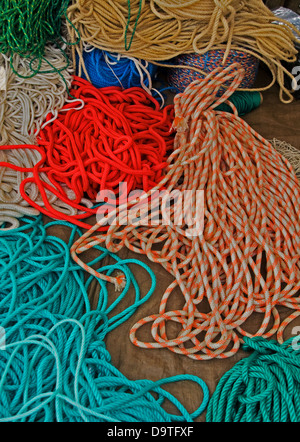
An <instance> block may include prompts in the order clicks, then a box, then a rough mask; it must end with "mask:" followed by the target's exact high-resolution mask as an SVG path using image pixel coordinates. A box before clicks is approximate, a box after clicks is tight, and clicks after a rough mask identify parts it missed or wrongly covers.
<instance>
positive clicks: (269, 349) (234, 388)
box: [206, 337, 300, 422]
mask: <svg viewBox="0 0 300 442" xmlns="http://www.w3.org/2000/svg"><path fill="white" fill-rule="evenodd" d="M293 340H295V337H293V338H290V339H289V340H287V341H286V342H284V343H283V344H281V345H279V344H278V343H277V342H276V341H274V340H270V341H268V340H267V339H263V338H252V339H249V338H245V344H244V345H243V347H244V349H245V350H246V351H252V354H250V356H248V357H245V358H243V359H241V360H240V361H239V362H238V363H237V364H235V365H234V366H233V367H232V369H230V370H229V371H228V372H226V373H225V374H224V375H223V377H222V378H221V379H220V381H219V383H218V385H217V388H216V390H215V391H214V393H213V395H212V397H211V399H210V402H209V405H208V408H207V413H206V421H207V422H299V419H300V353H299V344H298V343H296V342H295V344H294V341H293ZM295 345H296V347H295Z"/></svg>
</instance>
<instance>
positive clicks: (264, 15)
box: [68, 0, 300, 103]
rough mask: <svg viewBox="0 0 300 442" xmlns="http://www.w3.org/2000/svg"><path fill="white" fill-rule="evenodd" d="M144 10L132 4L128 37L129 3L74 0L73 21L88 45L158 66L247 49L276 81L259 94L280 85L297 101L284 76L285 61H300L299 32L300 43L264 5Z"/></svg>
mask: <svg viewBox="0 0 300 442" xmlns="http://www.w3.org/2000/svg"><path fill="white" fill-rule="evenodd" d="M139 7H140V0H131V1H130V24H129V27H128V33H127V34H126V26H127V21H128V2H127V0H93V1H92V0H73V2H72V5H71V6H70V7H69V9H68V17H69V19H70V20H71V21H72V23H73V25H74V26H75V27H76V28H77V30H78V32H79V34H80V36H81V41H82V42H85V43H89V44H91V45H93V46H95V47H97V48H100V49H104V50H107V51H110V52H117V53H121V54H122V53H127V54H128V55H131V56H133V57H136V58H141V59H144V60H148V61H151V62H157V63H158V64H163V63H161V62H163V61H166V60H170V59H171V58H173V57H176V56H178V55H181V54H184V53H197V54H204V53H206V52H207V51H208V50H210V49H220V48H225V54H224V61H225V60H226V58H227V56H228V53H229V51H230V49H243V50H244V51H245V52H248V53H251V54H253V55H255V56H256V57H257V58H258V59H260V60H261V61H262V62H263V63H265V64H266V65H267V67H268V68H269V69H270V72H271V74H272V77H273V79H272V81H271V83H270V84H269V85H268V86H266V87H264V88H260V89H256V90H266V89H267V88H269V87H271V86H272V84H273V83H274V82H275V80H277V82H278V84H279V86H280V99H281V101H283V102H287V103H288V102H290V101H292V100H293V96H292V93H291V91H290V90H288V89H287V88H286V86H285V85H284V73H285V74H286V75H288V76H289V77H290V78H291V80H292V79H293V76H292V74H291V73H289V72H288V71H287V69H286V68H285V67H283V66H282V63H281V62H282V61H286V62H293V61H295V60H296V54H297V50H296V49H295V45H294V43H295V41H296V39H295V36H294V34H293V31H294V32H296V33H297V34H298V35H299V38H300V33H299V31H298V30H297V29H296V28H295V27H294V26H292V25H291V24H290V23H289V22H287V21H284V20H282V25H278V24H276V23H274V21H275V20H276V17H275V16H274V14H273V13H272V12H271V11H270V10H269V9H268V8H267V7H266V6H265V5H264V4H263V2H262V0H251V1H245V0H189V1H182V0H142V2H141V14H140V16H139V17H138V11H139ZM137 18H138V22H137V27H136V30H135V32H134V36H133V40H132V44H131V47H130V49H129V50H128V51H126V50H125V38H126V37H127V41H129V40H130V39H131V35H132V33H133V29H134V25H135V22H136V19H137ZM69 32H70V38H71V40H72V41H73V42H74V41H76V39H77V34H76V33H75V30H74V29H71V27H69ZM78 52H80V51H78ZM73 56H74V54H73ZM172 67H176V65H175V66H172ZM181 67H182V66H181ZM189 69H191V67H190V66H189ZM195 70H197V69H196V68H195ZM284 95H286V97H285V96H284Z"/></svg>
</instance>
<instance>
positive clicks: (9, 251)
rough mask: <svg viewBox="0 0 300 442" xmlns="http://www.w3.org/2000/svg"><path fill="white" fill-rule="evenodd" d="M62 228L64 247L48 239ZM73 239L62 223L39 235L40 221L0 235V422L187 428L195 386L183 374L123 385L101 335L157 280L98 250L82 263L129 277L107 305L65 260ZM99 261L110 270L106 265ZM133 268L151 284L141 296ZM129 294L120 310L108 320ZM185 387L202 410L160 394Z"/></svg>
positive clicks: (103, 293) (104, 291)
mask: <svg viewBox="0 0 300 442" xmlns="http://www.w3.org/2000/svg"><path fill="white" fill-rule="evenodd" d="M59 225H64V226H68V228H69V232H70V235H69V240H68V242H65V241H63V240H61V239H60V238H58V237H55V236H51V235H49V234H47V230H48V228H49V227H51V226H59ZM77 235H81V231H80V229H78V228H77V227H76V226H73V225H70V224H68V223H67V222H64V221H61V222H60V221H53V222H51V223H49V224H47V225H46V226H45V225H44V224H43V222H42V217H41V216H39V217H37V218H29V217H25V218H23V219H22V226H21V227H18V228H17V229H14V230H9V231H0V325H1V326H2V327H4V329H5V340H6V341H5V345H2V346H1V350H0V421H1V422H17V421H20V422H174V421H175V422H177V421H188V422H191V421H193V420H194V419H195V418H196V417H198V416H199V415H200V414H201V413H202V412H203V411H204V410H205V408H206V406H207V403H208V400H209V393H208V388H207V386H206V384H205V383H204V382H203V381H202V380H201V379H200V378H198V377H196V376H192V375H186V374H183V375H178V376H174V377H170V378H166V379H162V380H159V381H156V382H153V381H150V380H146V379H142V380H130V379H128V378H127V377H126V376H124V375H123V374H122V373H121V372H120V371H119V370H118V369H117V368H116V367H114V366H113V365H112V363H111V356H110V354H109V352H108V350H107V348H106V345H105V338H106V336H107V334H108V333H109V332H110V331H111V330H113V329H115V328H116V327H118V326H119V325H120V324H122V323H123V322H125V321H126V320H128V318H129V317H130V316H131V315H132V314H133V313H134V312H135V311H136V309H137V308H138V307H139V306H140V305H141V304H143V303H144V302H146V301H147V300H148V299H149V298H150V296H151V295H152V294H153V291H154V289H155V286H156V280H155V275H154V273H153V272H152V270H151V269H150V268H149V267H148V266H147V265H145V264H144V263H142V262H141V261H138V260H135V259H127V260H121V259H120V258H119V257H118V256H117V255H114V254H112V253H111V252H109V251H107V250H106V249H104V248H101V247H97V248H98V250H99V252H100V253H99V256H98V257H97V258H95V259H94V260H93V261H91V262H89V263H88V264H89V265H93V266H95V267H96V268H97V270H98V271H100V272H101V273H106V274H107V275H110V274H112V273H113V272H114V271H116V270H118V271H120V272H123V273H124V274H125V276H126V286H125V288H124V289H123V291H122V292H121V293H118V297H117V298H116V299H115V300H114V301H113V302H112V303H110V300H109V290H108V288H107V283H106V282H105V281H103V280H100V279H98V278H95V277H94V276H90V275H89V276H88V277H87V278H86V273H85V272H84V271H83V270H82V268H81V267H80V266H78V265H77V264H76V263H75V262H73V261H72V260H71V258H70V247H71V246H72V244H73V242H74V240H75V238H76V236H77ZM106 258H109V259H110V261H111V262H112V264H109V265H107V264H106V265H103V261H104V260H105V261H106V263H107V262H108V261H107V260H106ZM132 265H134V266H135V267H136V266H138V267H139V268H140V269H143V270H145V271H146V272H147V273H148V275H149V277H150V280H151V287H150V289H149V290H148V291H147V293H146V294H144V295H143V294H142V293H141V291H140V289H139V286H138V283H137V281H136V279H135V277H134V274H133V272H132V271H131V270H130V268H129V266H132ZM94 279H95V280H96V281H97V284H99V286H98V287H99V298H98V301H97V305H96V307H95V309H93V310H92V309H91V305H90V301H89V298H88V293H89V288H90V287H91V284H92V282H93V280H94ZM129 290H130V297H129V296H128V300H127V301H126V302H127V304H126V305H127V308H126V309H124V310H122V311H121V312H119V313H117V314H116V313H114V311H115V309H116V307H117V306H118V305H119V304H120V303H121V302H122V301H123V300H124V299H125V298H126V297H127V296H126V295H127V294H128V295H129ZM132 291H134V297H132ZM133 298H134V299H133ZM129 300H131V303H130V305H129V306H128V303H129ZM185 380H189V381H194V382H196V383H197V384H198V385H199V386H200V387H201V388H202V390H203V400H202V403H201V404H200V406H199V408H198V409H197V410H195V412H193V413H189V412H188V411H187V410H186V409H185V407H184V406H183V405H182V404H181V403H180V401H179V400H178V399H177V398H176V397H175V396H173V395H171V394H170V393H168V392H167V391H166V390H164V388H163V385H165V384H168V383H171V382H179V381H185ZM153 393H156V395H155V396H154V395H153ZM166 402H171V403H172V404H174V406H175V407H176V408H177V410H178V412H177V414H170V413H168V412H166V411H165V409H164V404H165V403H166Z"/></svg>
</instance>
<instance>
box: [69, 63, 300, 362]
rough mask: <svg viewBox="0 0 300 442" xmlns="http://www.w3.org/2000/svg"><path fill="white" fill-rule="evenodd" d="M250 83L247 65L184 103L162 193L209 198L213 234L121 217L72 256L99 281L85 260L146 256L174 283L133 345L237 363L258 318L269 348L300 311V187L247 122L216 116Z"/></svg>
mask: <svg viewBox="0 0 300 442" xmlns="http://www.w3.org/2000/svg"><path fill="white" fill-rule="evenodd" d="M242 78H243V70H242V69H241V68H240V66H239V65H238V64H234V65H232V66H230V67H228V68H226V69H224V70H222V69H221V68H217V69H216V70H214V71H213V72H211V73H210V74H209V75H208V76H207V78H206V79H205V80H196V81H195V82H193V83H191V84H190V85H189V86H188V88H187V89H186V90H185V91H184V93H182V94H178V95H176V97H175V99H174V106H175V119H174V126H175V128H176V130H177V134H176V138H175V144H174V152H173V153H172V154H171V155H170V157H169V160H168V163H169V165H168V168H167V172H166V176H165V177H164V178H163V179H162V181H161V182H160V185H159V186H157V189H159V188H162V186H165V188H166V189H167V190H170V191H172V190H173V189H180V190H185V189H203V190H204V195H205V201H204V215H205V221H204V230H203V234H199V235H194V236H192V237H188V236H187V235H186V231H185V227H184V226H181V227H180V226H176V225H174V224H172V223H170V225H166V226H165V225H154V226H153V225H152V226H151V225H149V226H137V225H125V226H124V225H121V224H122V223H121V222H118V219H119V221H121V217H120V214H118V211H120V212H121V209H122V208H120V207H119V209H117V210H116V212H115V213H113V214H112V215H111V216H116V218H117V222H115V223H112V224H111V225H110V226H109V228H108V230H107V232H106V233H105V234H97V233H96V231H97V230H98V229H99V226H101V224H102V222H103V220H99V221H98V222H97V223H96V224H95V225H94V226H93V227H92V228H91V229H90V230H88V231H87V232H86V233H85V234H83V235H82V237H81V238H79V239H78V240H77V241H76V242H75V243H74V244H73V246H72V249H71V253H72V256H73V259H74V260H75V261H76V262H77V263H79V264H80V265H81V266H83V267H84V268H85V270H87V271H89V272H90V273H91V274H94V270H93V269H92V268H91V267H90V266H88V265H87V264H85V263H84V262H83V261H82V260H81V259H80V257H79V255H80V254H81V253H83V252H84V251H86V250H88V249H90V248H92V247H94V246H95V245H97V244H101V243H105V246H106V247H107V248H108V249H109V250H111V251H114V252H117V251H119V250H120V249H121V248H122V247H124V246H126V247H127V248H128V249H130V250H131V251H133V252H136V253H142V254H145V255H147V257H148V258H149V259H150V260H151V261H154V262H158V263H161V265H162V266H163V267H164V268H165V269H166V270H167V271H168V272H169V273H171V274H172V275H173V276H174V282H172V283H171V285H170V286H169V287H168V288H167V289H166V291H165V293H164V294H163V296H162V299H161V304H160V308H159V312H157V313H154V314H149V316H147V317H145V318H143V319H141V320H139V321H138V322H137V323H136V324H135V325H134V326H133V327H132V329H131V334H130V338H131V340H132V342H133V343H134V344H135V345H137V346H140V347H143V348H163V347H167V348H169V349H170V350H171V351H173V352H176V353H179V354H183V355H187V356H188V357H190V358H193V359H211V358H225V357H230V356H232V355H233V354H235V353H236V352H237V350H238V349H239V347H240V343H241V342H242V341H243V337H245V336H252V335H251V334H250V333H249V332H248V331H247V329H246V328H245V327H244V324H245V322H246V320H247V319H248V318H249V317H250V316H251V315H252V314H253V313H260V317H261V325H260V326H258V329H257V330H256V331H255V332H253V333H254V334H255V335H260V336H263V337H266V338H267V337H270V336H273V335H275V334H276V332H277V331H278V330H282V329H280V323H281V320H280V315H279V313H278V309H277V306H279V305H281V306H285V307H288V308H290V309H292V310H293V311H294V310H297V311H299V310H300V305H299V297H297V292H298V290H299V289H300V269H299V254H300V223H299V219H300V207H299V201H300V186H299V182H298V179H297V177H296V175H295V173H294V171H293V169H292V166H291V165H290V164H289V163H288V161H287V160H286V159H285V158H284V157H282V156H281V155H280V154H279V153H278V152H277V151H276V150H275V149H274V148H273V147H272V145H271V144H270V143H269V142H268V141H267V140H265V139H264V138H263V137H261V136H260V135H259V134H258V133H256V132H255V131H254V130H253V129H252V128H251V127H249V125H248V124H247V123H246V122H245V121H243V120H242V119H241V118H240V117H238V115H237V113H235V114H230V113H226V112H220V111H215V110H214V108H215V107H216V106H218V105H219V104H220V103H221V102H223V101H225V100H227V98H228V97H229V96H230V94H232V93H233V92H234V91H235V90H236V89H237V88H238V86H239V84H240V82H241V81H242ZM229 80H231V85H230V86H229V87H228V89H227V91H226V92H225V93H224V94H223V96H222V97H220V98H218V99H216V95H217V93H218V90H219V88H220V87H222V85H223V84H224V82H226V81H229ZM148 195H149V194H147V196H146V197H148ZM133 203H134V202H133V201H132V204H133ZM195 205H196V201H193V204H192V206H195ZM194 215H195V211H194V212H193V213H192V217H194ZM171 221H172V220H171ZM118 224H119V225H118ZM159 245H160V248H159ZM98 276H99V275H98ZM112 282H114V281H112ZM177 286H178V287H179V288H180V289H181V293H182V296H183V299H182V300H181V302H179V304H178V309H177V310H171V311H168V309H167V302H168V300H169V298H170V297H171V294H172V292H173V290H174V289H175V288H176V287H177ZM202 306H205V309H206V310H204V311H203V309H202ZM293 315H294V313H292V316H291V317H293ZM169 321H171V322H175V323H177V324H178V325H179V326H181V329H180V332H179V333H178V334H177V335H175V336H168V333H167V327H166V324H167V322H169ZM146 323H151V324H152V325H151V335H152V336H151V340H149V341H148V342H142V341H140V340H139V339H138V337H137V332H138V330H139V328H140V327H142V326H143V325H144V324H146ZM283 324H284V323H283Z"/></svg>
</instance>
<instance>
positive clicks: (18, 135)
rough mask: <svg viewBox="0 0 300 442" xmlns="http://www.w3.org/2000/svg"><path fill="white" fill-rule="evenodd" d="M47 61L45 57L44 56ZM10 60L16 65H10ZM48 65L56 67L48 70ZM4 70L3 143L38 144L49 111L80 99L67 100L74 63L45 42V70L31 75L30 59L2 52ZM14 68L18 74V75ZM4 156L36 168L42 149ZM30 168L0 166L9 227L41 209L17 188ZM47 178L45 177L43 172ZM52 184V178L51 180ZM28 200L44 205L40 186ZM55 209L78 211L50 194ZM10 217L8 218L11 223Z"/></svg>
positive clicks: (0, 200)
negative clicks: (70, 63)
mask: <svg viewBox="0 0 300 442" xmlns="http://www.w3.org/2000/svg"><path fill="white" fill-rule="evenodd" d="M46 60H47V61H46ZM11 64H12V66H13V68H14V69H12V68H11ZM49 64H51V65H52V66H53V67H54V68H55V72H48V71H47V70H48V67H49ZM0 70H1V74H2V79H3V83H2V87H1V90H0V145H19V144H28V143H29V144H34V143H35V140H36V136H37V135H38V133H39V131H40V129H41V127H42V125H43V123H44V121H45V119H46V117H47V115H48V114H49V113H51V114H53V116H54V118H56V116H57V114H58V111H59V110H60V109H61V108H62V107H63V105H64V104H65V102H66V101H67V102H68V101H69V103H73V106H74V108H76V107H78V106H79V105H80V103H79V102H78V100H72V99H71V100H69V99H68V91H67V90H68V88H69V87H70V86H71V82H72V73H73V70H72V68H68V69H65V59H64V56H63V54H62V53H61V50H60V49H58V48H56V47H55V46H53V45H47V46H46V48H45V52H44V57H43V60H42V63H41V70H42V72H39V73H37V74H36V75H35V76H34V77H31V76H30V74H31V71H32V68H31V66H30V61H29V60H28V59H27V58H23V57H20V56H19V55H17V54H14V55H12V56H11V57H8V56H6V55H4V54H0ZM14 70H16V71H18V73H19V74H20V75H16V74H15V73H14ZM0 157H1V161H4V162H7V163H10V164H15V165H17V166H20V167H25V168H33V167H34V165H35V164H36V163H37V162H38V161H39V160H40V155H39V153H38V152H34V151H29V150H23V151H22V152H20V151H18V150H13V149H10V150H6V151H5V153H4V152H1V154H0ZM25 177H26V173H23V172H17V171H16V170H12V169H10V168H5V167H3V168H1V171H0V223H2V222H4V221H6V229H8V228H14V227H16V226H18V225H19V222H18V219H19V218H20V217H22V216H23V215H25V214H27V215H30V214H31V215H37V214H38V213H39V212H38V211H37V210H36V209H35V208H32V207H30V206H29V204H28V203H26V201H24V199H23V198H22V196H21V194H20V191H19V187H20V184H21V182H22V181H23V180H24V179H25ZM43 179H46V180H47V178H46V177H45V176H44V177H43ZM48 183H49V182H48ZM27 192H29V197H30V199H32V200H34V201H36V202H37V204H42V198H41V197H40V195H39V192H38V190H37V188H36V186H31V188H30V190H29V189H28V188H27ZM48 197H49V199H50V201H51V203H52V204H54V206H56V208H57V210H63V211H65V212H66V213H68V214H69V215H75V213H76V211H75V210H74V209H73V208H70V207H69V206H68V205H67V204H64V203H60V202H58V204H57V205H56V204H55V200H56V197H55V196H53V195H48ZM7 222H9V223H10V227H9V224H7Z"/></svg>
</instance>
